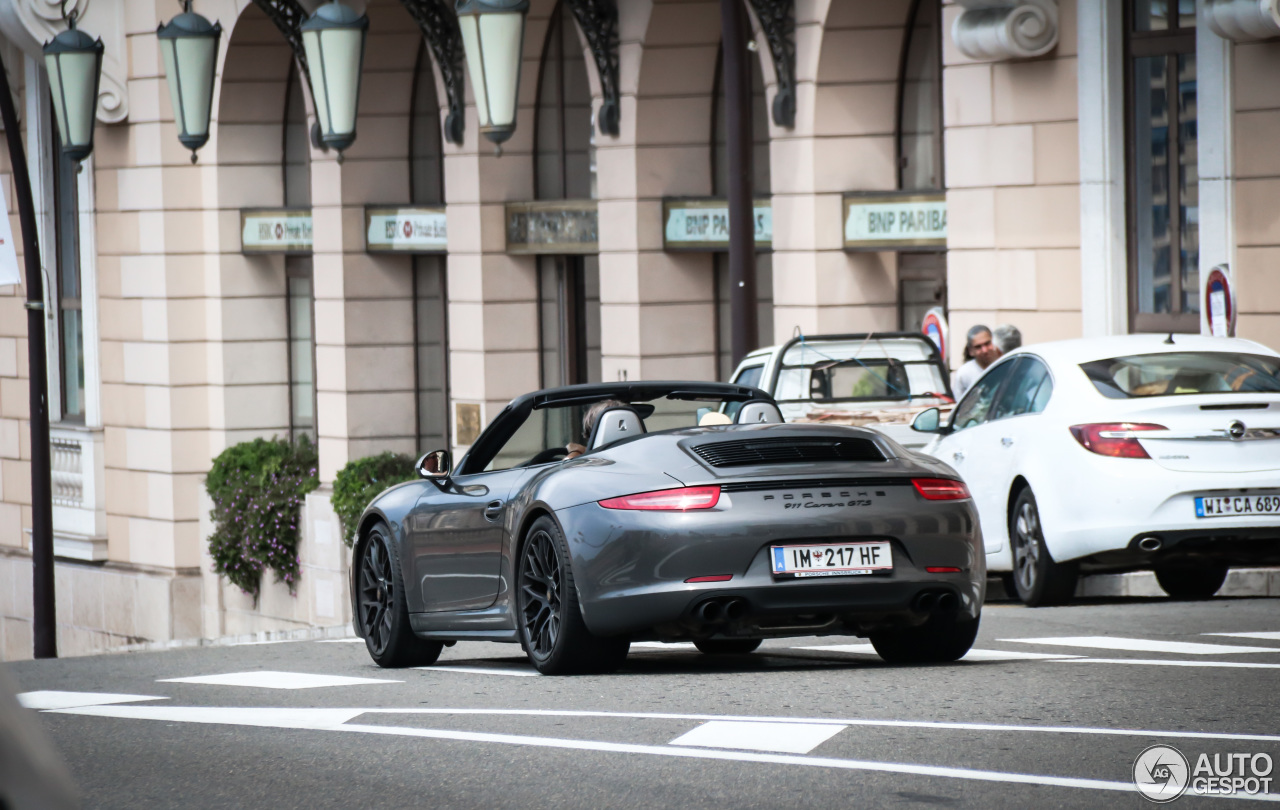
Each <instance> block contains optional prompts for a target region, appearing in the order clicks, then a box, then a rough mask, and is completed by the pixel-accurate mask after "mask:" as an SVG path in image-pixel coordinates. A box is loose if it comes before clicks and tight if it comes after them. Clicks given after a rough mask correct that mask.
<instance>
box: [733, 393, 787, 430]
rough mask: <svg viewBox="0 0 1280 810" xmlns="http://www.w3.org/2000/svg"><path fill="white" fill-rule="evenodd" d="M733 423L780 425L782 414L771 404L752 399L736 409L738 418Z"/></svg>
mask: <svg viewBox="0 0 1280 810" xmlns="http://www.w3.org/2000/svg"><path fill="white" fill-rule="evenodd" d="M735 421H736V423H737V424H739V425H756V424H760V423H761V422H765V423H769V424H781V423H782V412H781V411H779V410H778V406H777V405H775V404H773V403H772V402H765V401H764V400H762V399H753V400H751V401H750V402H748V403H746V404H744V405H743V406H742V407H741V408H739V409H738V418H737V419H736V420H735Z"/></svg>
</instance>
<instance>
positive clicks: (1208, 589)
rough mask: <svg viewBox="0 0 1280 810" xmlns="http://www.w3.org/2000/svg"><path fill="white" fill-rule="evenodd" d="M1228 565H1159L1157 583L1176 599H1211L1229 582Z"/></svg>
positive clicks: (1156, 570)
mask: <svg viewBox="0 0 1280 810" xmlns="http://www.w3.org/2000/svg"><path fill="white" fill-rule="evenodd" d="M1228 570H1229V568H1228V566H1226V565H1222V564H1216V563H1199V564H1195V565H1168V564H1166V565H1157V566H1156V569H1155V572H1156V582H1159V583H1160V587H1161V588H1163V589H1164V592H1165V593H1167V594H1169V596H1171V597H1173V598H1174V599H1209V598H1211V597H1212V596H1213V595H1214V594H1215V593H1217V592H1218V590H1219V589H1220V588H1221V587H1222V583H1224V582H1226V581H1227V572H1228Z"/></svg>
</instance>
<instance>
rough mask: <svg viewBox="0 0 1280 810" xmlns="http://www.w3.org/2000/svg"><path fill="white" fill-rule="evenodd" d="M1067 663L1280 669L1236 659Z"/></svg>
mask: <svg viewBox="0 0 1280 810" xmlns="http://www.w3.org/2000/svg"><path fill="white" fill-rule="evenodd" d="M1062 662H1063V663H1065V664H1140V665H1142V666H1149V667H1209V668H1218V669H1280V664H1254V663H1249V664H1245V663H1240V662H1236V661H1173V660H1165V659H1161V658H1065V659H1062Z"/></svg>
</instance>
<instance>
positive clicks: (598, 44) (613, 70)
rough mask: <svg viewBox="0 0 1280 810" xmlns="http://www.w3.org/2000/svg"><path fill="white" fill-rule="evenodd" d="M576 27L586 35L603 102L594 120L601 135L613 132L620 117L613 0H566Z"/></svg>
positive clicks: (615, 16) (615, 131) (615, 13)
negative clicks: (571, 10) (597, 118)
mask: <svg viewBox="0 0 1280 810" xmlns="http://www.w3.org/2000/svg"><path fill="white" fill-rule="evenodd" d="M568 3H569V6H570V8H572V9H573V16H574V17H575V18H576V19H577V20H578V27H580V28H581V29H582V33H583V34H585V35H586V37H587V44H588V45H589V46H590V47H591V55H592V57H593V58H594V59H595V61H596V72H597V73H598V74H599V75H600V90H601V94H602V95H603V96H604V103H603V104H601V105H600V115H599V120H598V122H597V123H598V124H599V126H600V132H601V133H602V134H604V135H617V134H618V132H619V130H618V123H619V121H620V119H621V117H622V108H621V106H620V105H619V89H618V6H617V3H616V2H615V0H568Z"/></svg>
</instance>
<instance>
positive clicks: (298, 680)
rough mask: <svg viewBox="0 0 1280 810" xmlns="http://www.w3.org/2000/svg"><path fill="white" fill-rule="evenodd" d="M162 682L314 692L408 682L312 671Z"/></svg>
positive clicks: (231, 673)
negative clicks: (323, 687) (332, 688)
mask: <svg viewBox="0 0 1280 810" xmlns="http://www.w3.org/2000/svg"><path fill="white" fill-rule="evenodd" d="M158 682H159V683H196V684H203V685H206V686H253V687H259V688H262V689H314V688H316V687H321V686H357V685H360V684H374V683H404V681H392V680H386V679H383V678H352V677H349V676H346V675H316V674H314V673H311V672H273V671H271V670H258V671H254V672H226V673H223V674H220V675H196V676H193V677H189V678H160V679H159V680H158Z"/></svg>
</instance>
